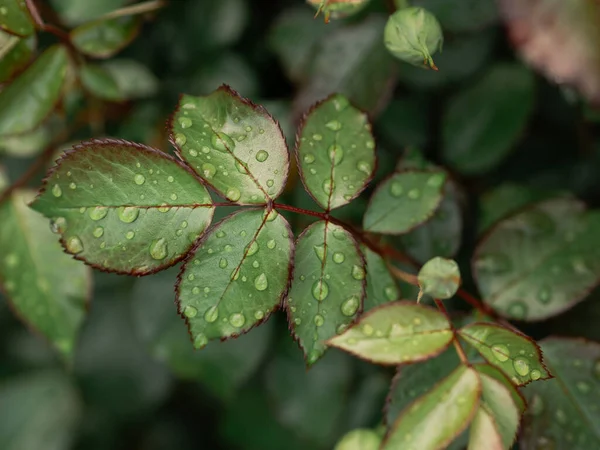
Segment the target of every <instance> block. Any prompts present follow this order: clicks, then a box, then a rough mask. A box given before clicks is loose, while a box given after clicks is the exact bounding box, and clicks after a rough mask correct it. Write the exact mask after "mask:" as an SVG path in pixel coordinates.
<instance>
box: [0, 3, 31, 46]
mask: <svg viewBox="0 0 600 450" xmlns="http://www.w3.org/2000/svg"><path fill="white" fill-rule="evenodd" d="M0 29H2V30H4V31H6V32H7V33H10V34H14V35H17V36H22V37H24V36H29V35H30V34H33V32H34V31H35V28H34V26H33V20H32V19H31V16H30V15H29V11H28V10H27V6H26V5H25V1H24V0H0Z"/></svg>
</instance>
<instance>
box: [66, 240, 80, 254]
mask: <svg viewBox="0 0 600 450" xmlns="http://www.w3.org/2000/svg"><path fill="white" fill-rule="evenodd" d="M66 247H67V251H68V252H69V253H72V254H74V255H77V254H78V253H81V252H82V251H83V243H82V242H81V239H79V238H78V237H77V236H71V237H70V238H68V239H67V243H66Z"/></svg>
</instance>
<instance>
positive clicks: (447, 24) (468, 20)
mask: <svg viewBox="0 0 600 450" xmlns="http://www.w3.org/2000/svg"><path fill="white" fill-rule="evenodd" d="M411 3H412V4H413V5H414V6H420V7H422V8H425V9H427V10H429V11H431V12H432V13H433V14H434V15H435V16H436V17H437V18H438V20H439V21H440V23H441V24H442V28H443V29H444V30H447V31H449V32H455V33H460V32H470V31H478V30H481V29H482V28H484V27H489V26H490V25H494V24H495V23H496V22H497V21H498V8H497V7H496V2H495V1H494V0H460V1H457V2H448V0H412V1H411Z"/></svg>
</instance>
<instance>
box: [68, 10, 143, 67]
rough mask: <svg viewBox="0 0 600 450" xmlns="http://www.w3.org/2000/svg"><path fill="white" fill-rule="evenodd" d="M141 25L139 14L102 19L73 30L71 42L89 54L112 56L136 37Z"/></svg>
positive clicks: (101, 56) (100, 56) (103, 56)
mask: <svg viewBox="0 0 600 450" xmlns="http://www.w3.org/2000/svg"><path fill="white" fill-rule="evenodd" d="M140 25H141V20H140V18H139V17H138V16H126V17H117V18H115V19H100V20H96V21H94V22H89V23H86V24H85V25H81V26H79V27H77V28H75V29H74V30H73V31H71V33H70V36H71V42H72V43H73V45H74V46H75V47H76V48H77V50H79V51H80V52H82V53H84V54H85V55H87V56H91V57H93V58H110V57H111V56H113V55H115V54H117V53H118V52H120V51H121V50H122V49H123V48H124V47H126V46H127V45H128V44H129V43H130V42H131V41H133V39H135V37H136V36H137V34H138V32H139V30H140Z"/></svg>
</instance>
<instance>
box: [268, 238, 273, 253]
mask: <svg viewBox="0 0 600 450" xmlns="http://www.w3.org/2000/svg"><path fill="white" fill-rule="evenodd" d="M267 248H268V249H269V250H273V249H274V248H275V239H271V240H269V241H268V242H267Z"/></svg>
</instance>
